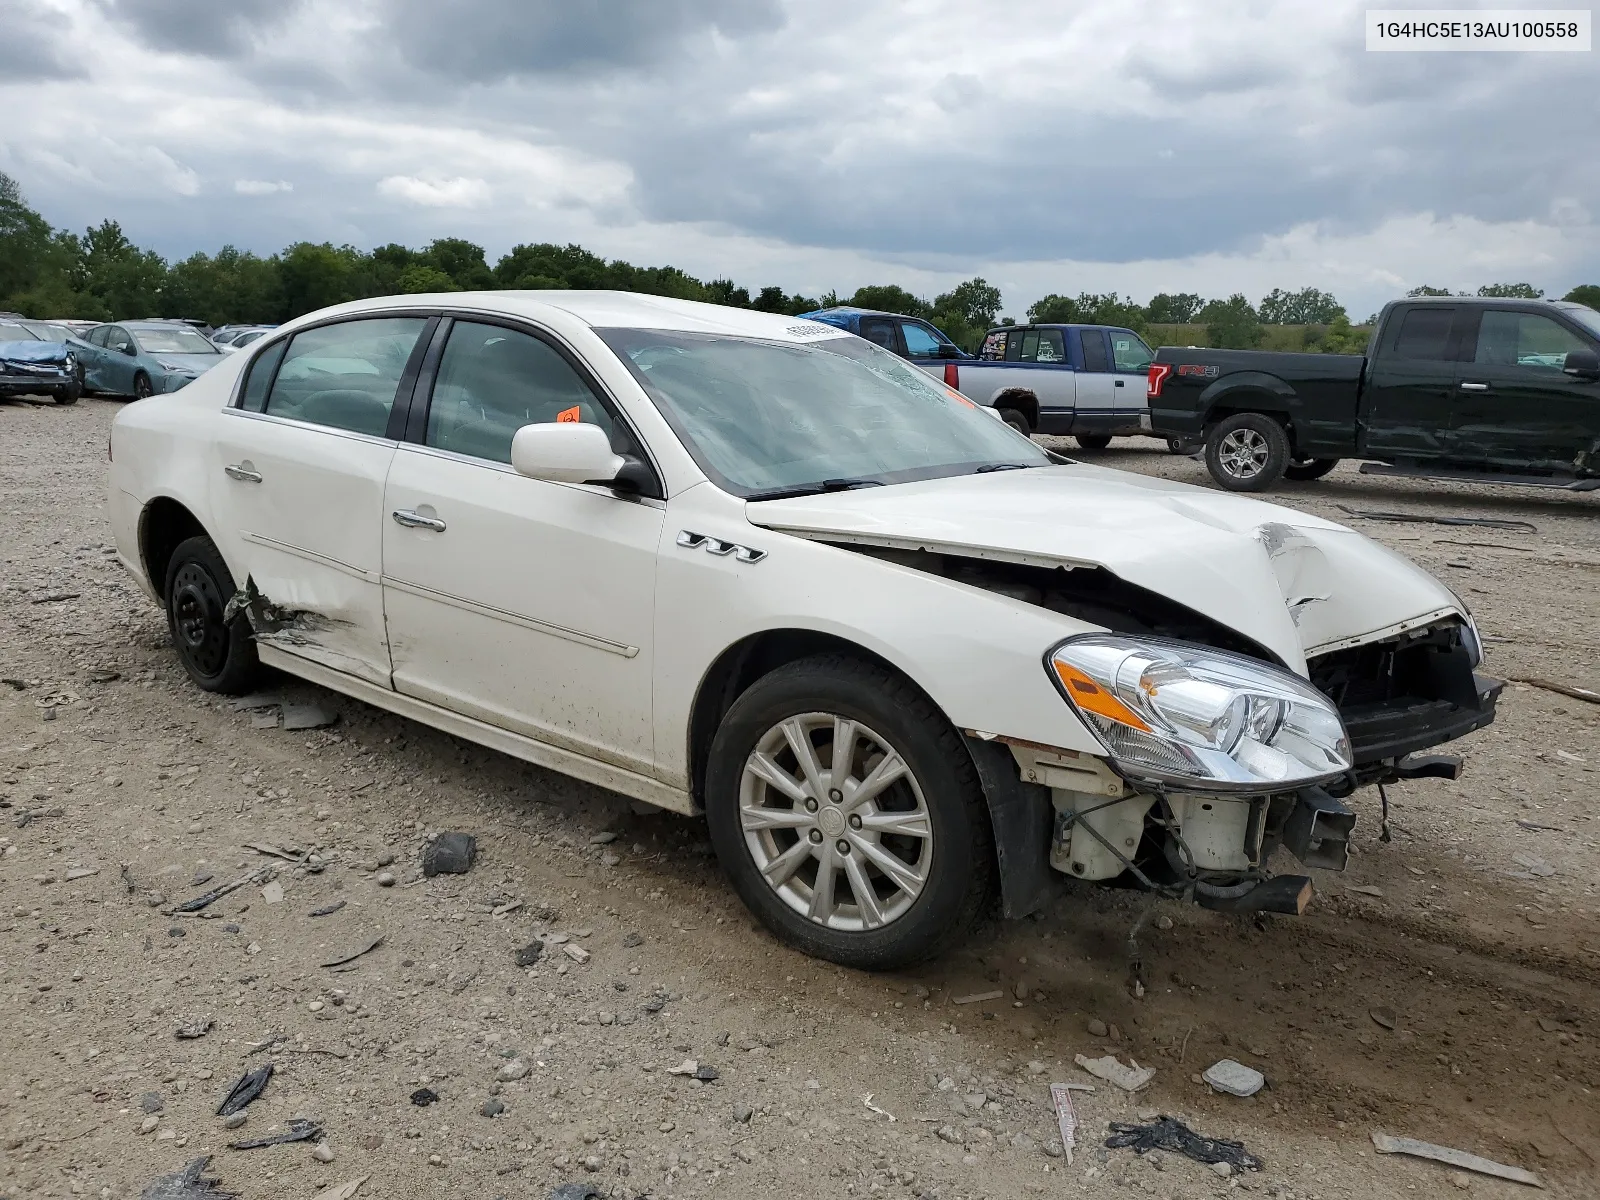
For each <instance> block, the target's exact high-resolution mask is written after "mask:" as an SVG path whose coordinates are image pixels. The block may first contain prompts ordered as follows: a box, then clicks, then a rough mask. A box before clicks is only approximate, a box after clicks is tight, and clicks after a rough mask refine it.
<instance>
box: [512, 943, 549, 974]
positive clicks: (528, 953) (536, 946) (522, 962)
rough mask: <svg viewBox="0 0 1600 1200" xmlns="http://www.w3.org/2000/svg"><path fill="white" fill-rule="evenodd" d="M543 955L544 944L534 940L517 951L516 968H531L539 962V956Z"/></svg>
mask: <svg viewBox="0 0 1600 1200" xmlns="http://www.w3.org/2000/svg"><path fill="white" fill-rule="evenodd" d="M543 953H544V943H543V942H541V941H540V940H539V939H538V938H534V939H533V941H531V942H529V943H528V944H527V945H526V946H524V947H522V949H520V950H518V951H517V966H519V967H531V966H533V964H534V963H536V962H538V961H539V956H540V955H542V954H543Z"/></svg>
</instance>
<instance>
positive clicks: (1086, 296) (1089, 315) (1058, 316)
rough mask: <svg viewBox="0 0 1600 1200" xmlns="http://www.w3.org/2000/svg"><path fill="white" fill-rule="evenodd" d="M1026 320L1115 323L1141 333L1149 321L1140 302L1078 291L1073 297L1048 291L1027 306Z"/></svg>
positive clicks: (1047, 322)
mask: <svg viewBox="0 0 1600 1200" xmlns="http://www.w3.org/2000/svg"><path fill="white" fill-rule="evenodd" d="M1028 320H1029V321H1031V322H1033V323H1035V324H1040V325H1117V326H1121V327H1123V328H1126V329H1131V330H1133V331H1134V332H1135V333H1143V332H1144V330H1145V326H1146V325H1147V324H1148V323H1149V318H1148V316H1147V314H1146V312H1145V309H1144V307H1143V306H1142V305H1139V304H1135V303H1134V302H1133V301H1132V300H1124V299H1123V298H1122V297H1121V296H1119V295H1118V294H1117V293H1116V292H1105V293H1103V294H1096V293H1094V292H1080V293H1079V294H1078V296H1077V298H1076V299H1069V298H1068V297H1066V296H1061V295H1057V294H1056V293H1054V292H1052V293H1051V294H1050V295H1048V296H1045V297H1043V298H1041V299H1040V300H1038V301H1036V302H1035V303H1033V304H1032V305H1030V306H1029V307H1028Z"/></svg>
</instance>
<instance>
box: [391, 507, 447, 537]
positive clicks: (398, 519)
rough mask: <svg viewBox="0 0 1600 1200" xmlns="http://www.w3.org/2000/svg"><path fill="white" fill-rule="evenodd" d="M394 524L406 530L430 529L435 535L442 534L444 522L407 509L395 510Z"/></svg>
mask: <svg viewBox="0 0 1600 1200" xmlns="http://www.w3.org/2000/svg"><path fill="white" fill-rule="evenodd" d="M391 515H392V516H393V517H394V520H395V524H397V525H404V526H405V527H406V528H407V529H431V530H433V531H434V532H435V533H443V532H444V522H443V521H441V520H439V518H438V517H425V516H423V515H422V514H421V513H416V512H412V511H411V510H410V509H409V508H397V509H395V510H394V512H393V514H391Z"/></svg>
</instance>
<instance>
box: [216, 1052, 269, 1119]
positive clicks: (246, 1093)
mask: <svg viewBox="0 0 1600 1200" xmlns="http://www.w3.org/2000/svg"><path fill="white" fill-rule="evenodd" d="M271 1078H272V1064H271V1063H268V1064H267V1065H266V1066H264V1067H257V1068H256V1069H255V1070H254V1071H246V1072H245V1073H244V1074H243V1075H241V1076H239V1081H238V1082H237V1083H235V1084H234V1085H233V1087H232V1088H231V1089H229V1091H228V1094H227V1095H226V1096H224V1097H223V1098H222V1103H221V1104H219V1105H217V1116H219V1117H228V1116H232V1115H233V1114H234V1113H236V1112H239V1111H240V1110H241V1109H243V1108H244V1107H245V1106H246V1105H247V1104H249V1103H250V1102H251V1101H252V1100H254V1099H255V1098H256V1097H257V1096H259V1095H261V1093H262V1092H264V1091H266V1089H267V1081H268V1080H269V1079H271Z"/></svg>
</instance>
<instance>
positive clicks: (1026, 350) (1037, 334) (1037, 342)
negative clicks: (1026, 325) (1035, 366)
mask: <svg viewBox="0 0 1600 1200" xmlns="http://www.w3.org/2000/svg"><path fill="white" fill-rule="evenodd" d="M1017 340H1018V341H1019V342H1020V343H1021V344H1020V345H1019V346H1018V347H1017V354H1016V361H1018V362H1031V363H1061V362H1066V361H1067V355H1066V351H1065V349H1064V348H1063V343H1062V340H1061V330H1059V329H1029V330H1025V331H1024V332H1023V334H1022V336H1021V338H1020V339H1017Z"/></svg>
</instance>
